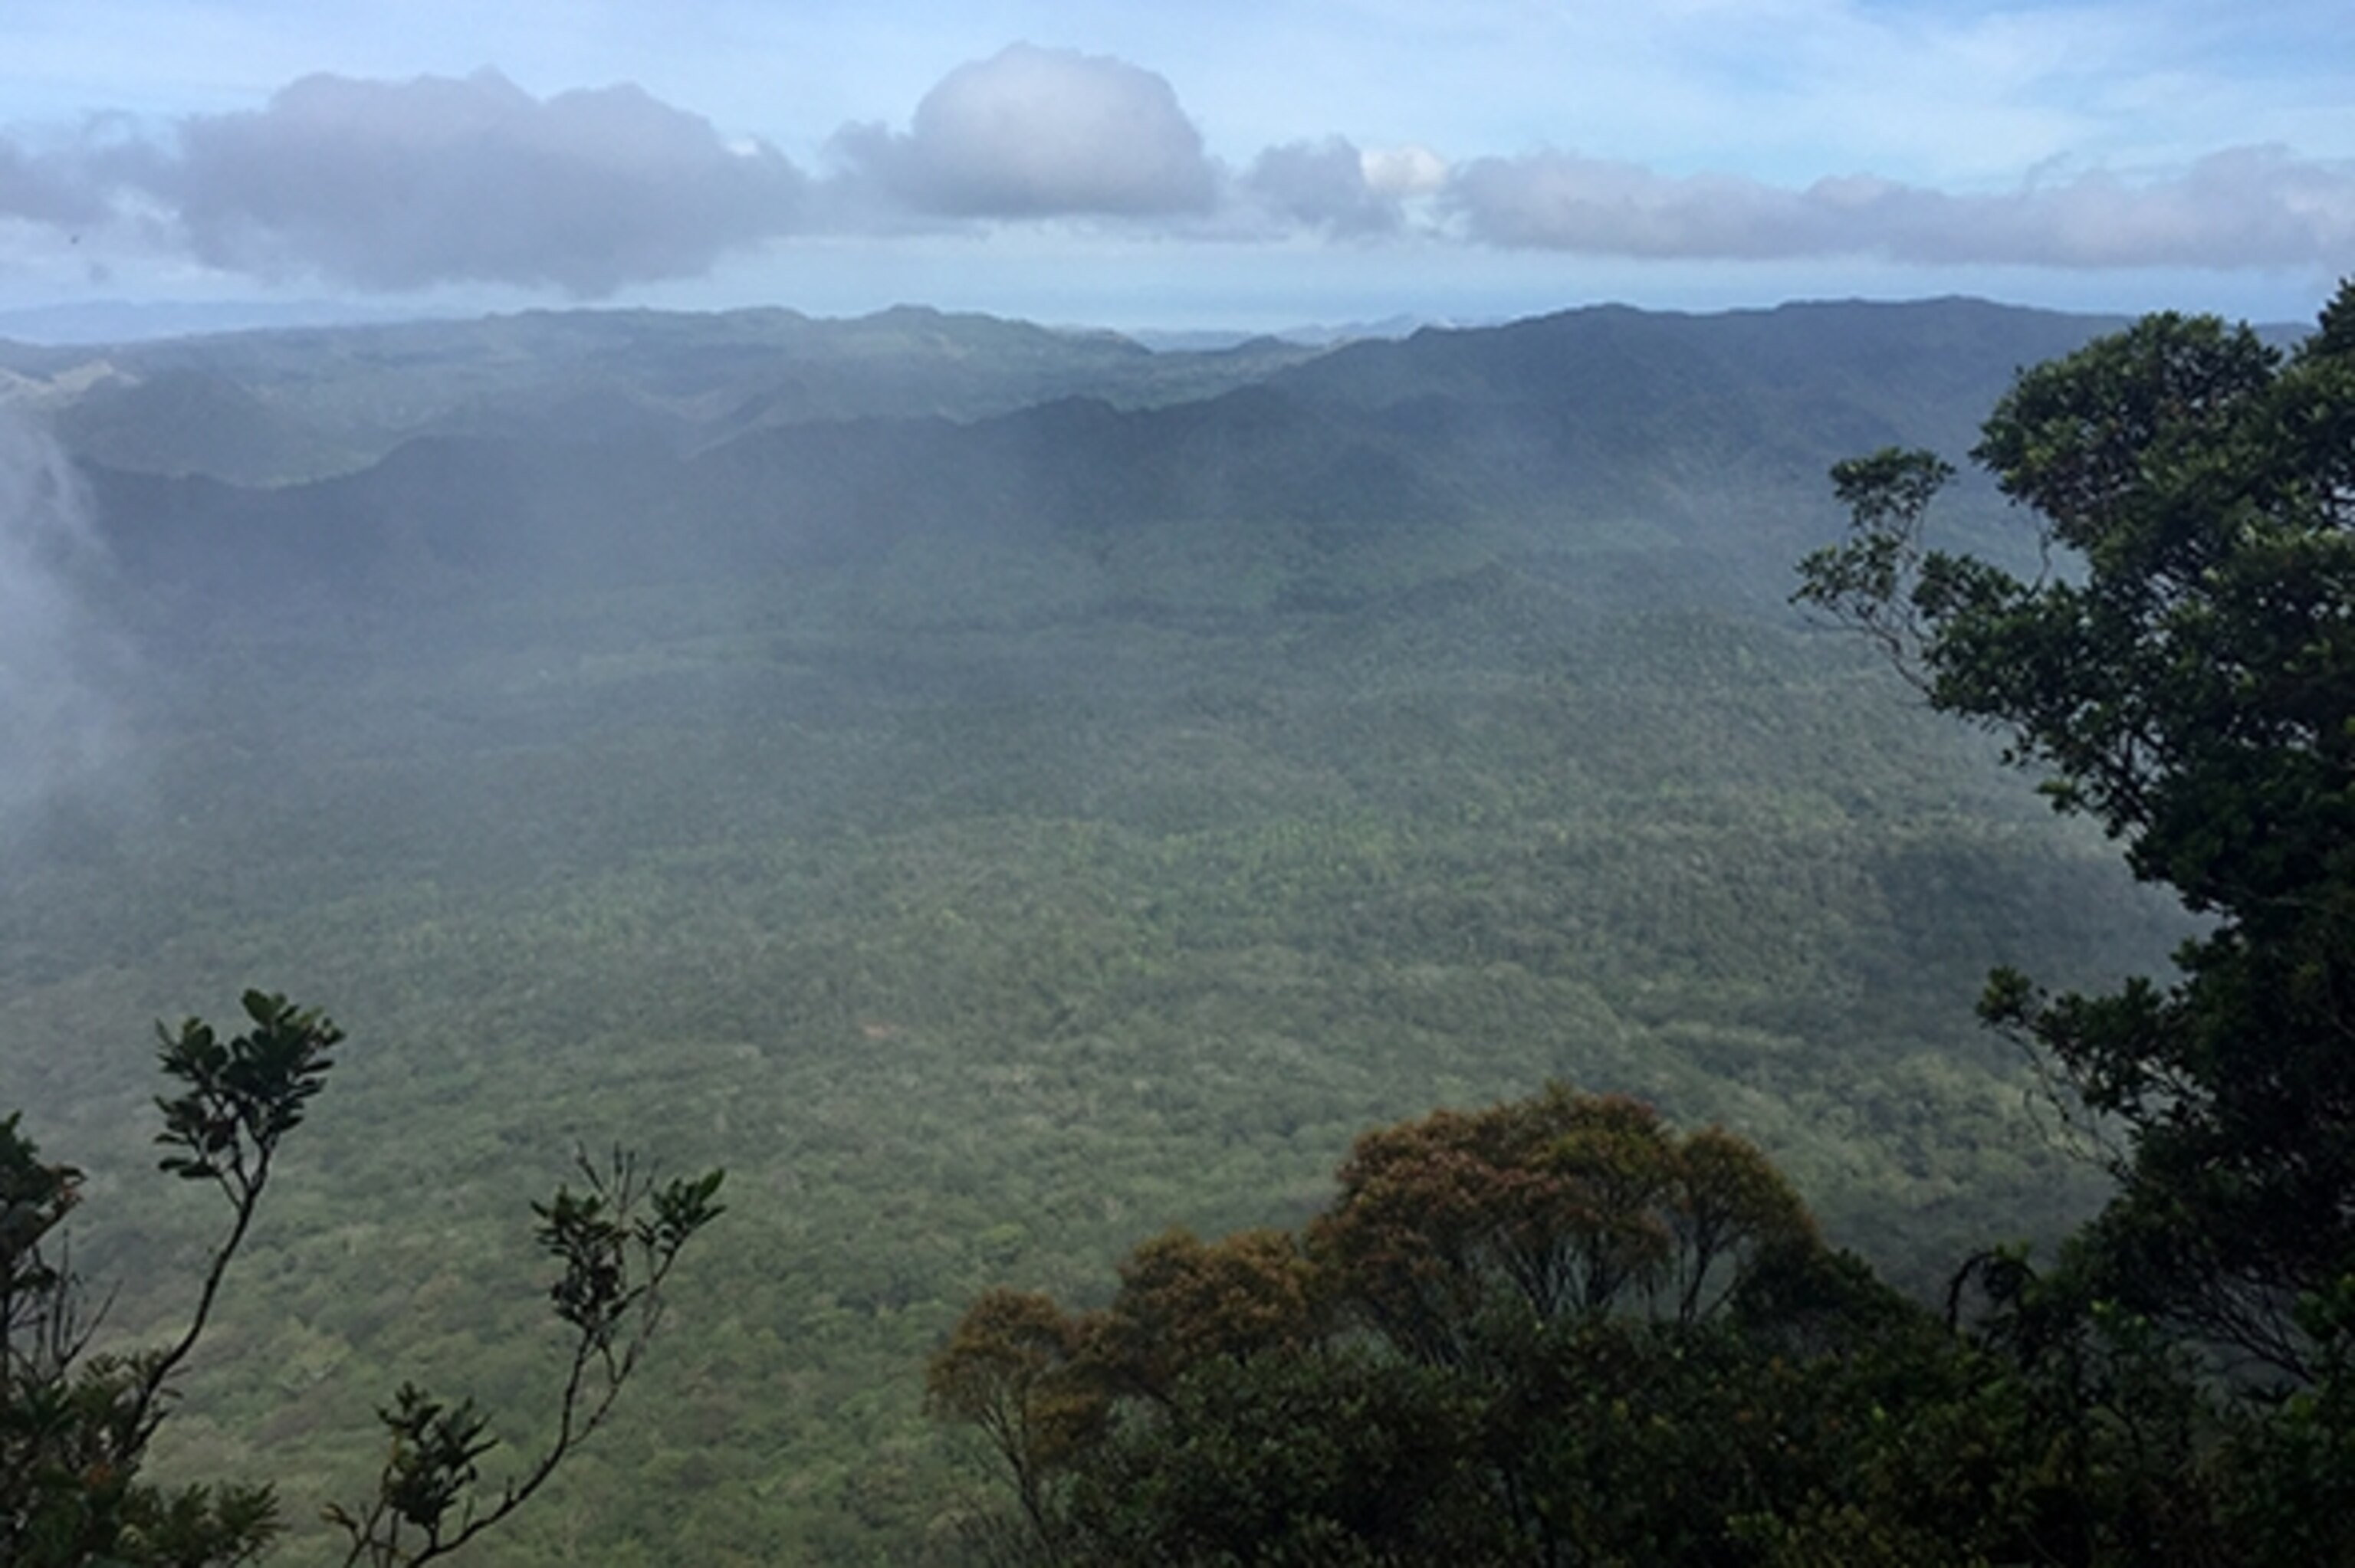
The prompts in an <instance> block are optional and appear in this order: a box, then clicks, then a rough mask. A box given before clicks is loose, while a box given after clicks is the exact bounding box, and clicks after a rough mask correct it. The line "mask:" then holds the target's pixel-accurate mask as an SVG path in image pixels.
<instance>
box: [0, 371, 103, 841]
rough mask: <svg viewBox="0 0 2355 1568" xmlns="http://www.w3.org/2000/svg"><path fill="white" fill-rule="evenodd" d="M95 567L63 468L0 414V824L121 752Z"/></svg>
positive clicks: (32, 432)
mask: <svg viewBox="0 0 2355 1568" xmlns="http://www.w3.org/2000/svg"><path fill="white" fill-rule="evenodd" d="M103 559H104V557H103V551H102V548H101V545H100V542H99V538H98V535H97V532H96V530H95V528H94V527H93V526H92V522H91V510H90V503H89V500H88V497H87V496H86V494H85V493H84V491H83V489H82V485H81V482H80V476H79V475H78V474H77V473H76V471H75V470H74V466H73V464H72V462H71V461H70V460H69V459H68V457H67V456H66V454H65V452H64V451H63V450H61V449H60V448H59V446H58V444H57V442H56V441H55V440H53V439H51V437H50V436H49V435H48V432H47V431H45V430H43V429H39V428H38V427H37V426H36V425H34V424H32V423H31V422H29V421H28V420H27V419H25V418H22V417H21V416H19V415H16V414H15V413H13V412H10V411H6V410H0V815H10V814H14V813H15V812H16V811H18V810H21V809H22V808H24V807H27V806H29V805H33V804H36V803H38V802H41V801H44V800H49V799H52V798H54V797H57V796H59V795H62V794H64V793H66V792H68V791H70V790H74V789H81V788H85V787H87V786H89V785H90V784H91V782H92V781H93V780H94V779H96V777H97V776H98V774H99V773H100V771H101V769H103V768H108V767H111V766H112V764H114V763H115V762H116V761H117V760H118V759H119V758H121V757H122V756H123V752H124V750H125V747H124V735H123V711H122V707H121V703H120V696H121V690H122V688H121V678H122V675H123V663H124V661H125V658H126V648H125V644H124V641H123V638H122V637H121V636H120V635H119V633H117V632H116V631H114V630H112V629H111V628H110V627H109V626H108V625H107V624H106V622H105V620H103V618H102V617H101V615H100V614H99V612H98V610H97V609H96V608H95V606H94V604H93V601H92V599H91V593H90V586H91V583H92V582H93V581H94V579H95V578H96V577H97V575H98V574H99V572H100V571H101V567H102V565H103Z"/></svg>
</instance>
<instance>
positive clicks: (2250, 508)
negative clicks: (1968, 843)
mask: <svg viewBox="0 0 2355 1568" xmlns="http://www.w3.org/2000/svg"><path fill="white" fill-rule="evenodd" d="M1984 436H1985V439H1984V440H1982V441H1981V442H1980V443H1979V445H1978V447H1977V449H1976V450H1975V451H1974V453H1973V455H1974V457H1975V458H1976V459H1977V461H1979V462H1981V463H1983V464H1985V465H1986V466H1987V468H1988V469H1989V470H1990V471H1992V472H1993V474H1994V475H1995V478H1996V480H1997V482H1998V484H1999V485H2000V486H2001V488H2002V490H2003V493H2005V494H2006V495H2008V496H2009V497H2010V498H2011V499H2012V500H2013V501H2014V502H2016V503H2019V504H2020V505H2022V506H2024V507H2026V508H2028V509H2030V510H2031V511H2032V512H2033V513H2034V514H2036V516H2037V518H2038V519H2039V524H2040V527H2041V535H2042V542H2043V544H2044V545H2045V546H2046V549H2047V552H2048V559H2050V560H2051V562H2052V565H2051V569H2049V570H2047V571H2046V572H2045V573H2044V574H2042V575H2041V576H2039V577H2035V578H2033V579H2023V578H2021V577H2018V576H2016V575H2014V574H2012V573H2009V572H2007V571H2004V570H2002V569H2000V568H1998V567H1995V566H1992V565H1989V564H1988V563H1987V562H1985V561H1982V560H1977V559H1974V558H1971V557H1968V556H1955V555H1952V554H1948V553H1945V552H1942V551H1938V550H1935V549H1933V548H1930V547H1929V546H1927V545H1926V543H1925V541H1924V537H1923V521H1924V517H1925V514H1926V511H1927V508H1928V505H1929V503H1930V501H1931V498H1932V496H1933V495H1934V493H1935V492H1936V491H1937V489H1938V488H1939V486H1940V485H1941V484H1942V483H1943V482H1945V479H1946V478H1947V477H1948V476H1949V474H1950V471H1949V470H1948V469H1947V468H1946V466H1945V464H1944V463H1943V462H1942V461H1939V460H1938V459H1936V458H1934V457H1932V456H1930V455H1929V454H1926V453H1919V452H1897V451H1890V452H1883V453H1880V454H1877V455H1876V456H1873V457H1870V458H1866V459H1860V460H1858V461H1854V462H1850V463H1845V464H1842V465H1841V466H1840V467H1839V468H1838V469H1837V470H1835V482H1836V483H1837V485H1838V489H1839V492H1840V493H1841V495H1842V497H1843V499H1844V500H1846V501H1847V502H1848V503H1849V505H1850V506H1851V508H1852V510H1853V513H1854V529H1853V532H1852V534H1851V535H1850V537H1849V540H1848V541H1847V542H1846V543H1845V544H1843V545H1841V546H1836V547H1834V548H1831V549H1828V550H1824V551H1821V552H1818V553H1817V555H1815V556H1810V557H1809V558H1808V560H1807V561H1806V563H1805V564H1804V566H1803V567H1802V573H1803V579H1804V581H1803V586H1802V587H1801V588H1800V590H1799V592H1798V595H1797V598H1798V599H1800V600H1801V601H1802V602H1805V603H1807V604H1811V605H1814V606H1816V607H1817V608H1820V609H1825V610H1828V612H1830V613H1831V614H1832V615H1833V616H1834V617H1835V618H1836V619H1838V620H1841V621H1843V622H1845V623H1847V624H1849V625H1851V626H1854V627H1856V628H1858V629H1859V630H1863V631H1865V632H1867V633H1868V634H1870V636H1872V637H1874V638H1875V639H1876V640H1878V641H1881V643H1882V644H1883V645H1884V646H1885V647H1887V648H1888V649H1889V650H1890V651H1891V652H1892V653H1893V654H1894V655H1896V656H1897V658H1898V659H1899V661H1900V662H1901V665H1902V668H1904V669H1905V670H1906V672H1907V673H1909V675H1910V676H1911V677H1912V678H1913V679H1914V680H1915V681H1916V682H1917V683H1919V684H1920V685H1921V686H1922V688H1923V690H1924V692H1925V693H1926V694H1927V695H1928V697H1929V700H1930V702H1931V703H1932V705H1934V706H1936V707H1938V708H1940V709H1942V710H1944V711H1946V712H1949V713H1953V714H1955V715H1961V716H1963V717H1965V718H1967V719H1970V720H1973V721H1975V722H1977V723H1979V724H1982V725H1984V726H1987V727H1989V728H1991V729H1993V730H1995V731H1996V732H1997V733H1998V734H2000V735H2001V736H2003V737H2004V738H2005V740H2006V741H2007V743H2008V747H2009V756H2010V758H2012V759H2013V760H2014V761H2016V762H2019V763H2021V764H2024V765H2026V766H2029V767H2030V768H2035V769H2037V770H2039V771H2041V773H2042V774H2043V776H2044V777H2043V781H2042V784H2041V789H2043V790H2044V792H2045V793H2046V794H2047V795H2049V796H2050V797H2051V800H2052V802H2053V804H2054V805H2055V807H2056V808H2058V809H2060V810H2067V811H2074V812H2082V813H2084V814H2087V815H2089V816H2091V817H2092V818H2093V819H2094V820H2095V821H2099V822H2100V823H2101V824H2102V825H2103V827H2104V828H2105V830H2106V831H2107V832H2109V833H2110V834H2111V835H2112V836H2113V837H2115V838H2117V839H2119V840H2120V841H2121V842H2123V843H2124V845H2125V848H2126V859H2127V863H2128V864H2129V865H2130V866H2131V867H2132V868H2133V870H2134V872H2135V874H2137V876H2139V877H2141V878H2143V879H2145V880H2147V881H2154V882H2159V883H2163V884H2166V885H2169V886H2170V887H2172V888H2174V889H2175V890H2176V892H2177V893H2178V894H2179V895H2180V897H2181V898H2182V900H2183V902H2184V904H2185V906H2187V907H2188V908H2190V909H2191V910H2192V911H2194V912H2196V913H2198V914H2200V915H2202V916H2207V917H2208V919H2209V920H2210V922H2211V925H2210V927H2209V928H2208V930H2207V933H2206V934H2205V935H2204V936H2202V937H2200V938H2198V939H2197V940H2194V941H2192V942H2190V943H2188V944H2186V945H2185V946H2184V948H2182V949H2181V951H2180V952H2179V955H2178V957H2177V968H2178V973H2177V975H2176V977H2175V979H2174V980H2172V982H2171V983H2166V984H2161V983H2158V982H2155V981H2151V980H2135V981H2132V982H2130V983H2128V984H2127V985H2126V986H2125V987H2124V988H2123V989H2122V990H2120V991H2117V992H2115V993H2114V994H2110V995H2105V996H2084V995H2062V996H2052V995H2050V994H2047V993H2046V992H2045V991H2042V990H2041V989H2039V988H2038V987H2037V986H2036V985H2035V984H2033V983H2032V982H2031V981H2030V980H2028V979H2027V978H2026V977H2024V976H2022V975H2020V974H2019V973H2017V972H2012V971H2002V972H1998V974H1997V975H1996V976H1995V977H1994V979H1993V980H1992V981H1991V982H1990V984H1989V987H1988V990H1987V996H1986V998H1985V1000H1984V1001H1983V1003H1982V1012H1983V1013H1984V1015H1985V1016H1986V1017H1987V1019H1989V1020H1990V1021H1991V1022H1995V1023H1997V1024H1998V1025H2000V1026H2002V1027H2004V1028H2006V1029H2008V1030H2010V1031H2013V1032H2015V1033H2018V1034H2019V1036H2021V1037H2022V1038H2023V1039H2025V1040H2026V1041H2028V1042H2030V1044H2032V1046H2033V1047H2034V1048H2035V1049H2036V1051H2037V1052H2038V1053H2039V1054H2041V1056H2042V1057H2043V1058H2044V1059H2046V1060H2048V1061H2050V1062H2051V1063H2054V1064H2056V1065H2058V1067H2059V1069H2060V1070H2061V1072H2062V1075H2064V1076H2065V1078H2066V1080H2067V1083H2068V1085H2069V1086H2070V1087H2071V1088H2072V1089H2073V1092H2074V1094H2075V1097H2077V1099H2078V1100H2079V1101H2080V1102H2081V1103H2082V1104H2083V1106H2084V1107H2086V1108H2087V1109H2088V1110H2090V1111H2091V1112H2092V1113H2094V1117H2095V1118H2100V1119H2101V1120H2103V1121H2105V1122H2106V1123H2108V1124H2110V1125H2115V1126H2119V1127H2122V1128H2124V1132H2125V1138H2124V1142H2123V1146H2122V1147H2121V1148H2120V1149H2119V1150H2118V1153H2117V1155H2116V1158H2115V1161H2114V1167H2115V1174H2116V1176H2117V1178H2118V1181H2119V1191H2118V1195H2117V1197H2116V1199H2115V1202H2113V1203H2112V1204H2111V1205H2110V1207H2109V1209H2108V1211H2107V1213H2105V1215H2104V1216H2103V1217H2102V1220H2101V1222H2100V1223H2099V1224H2098V1225H2097V1226H2096V1227H2094V1230H2093V1232H2092V1233H2090V1234H2089V1235H2088V1237H2087V1238H2086V1241H2087V1245H2086V1249H2085V1255H2086V1257H2087V1258H2088V1259H2089V1260H2090V1262H2091V1263H2092V1265H2093V1266H2094V1267H2095V1269H2096V1272H2097V1273H2098V1275H2099V1286H2098V1289H2099V1292H2100V1293H2101V1294H2104V1295H2105V1296H2107V1297H2109V1298H2112V1299H2115V1300H2117V1301H2120V1302H2122V1303H2126V1304H2128V1305H2131V1306H2134V1307H2137V1308H2144V1309H2147V1310H2150V1311H2154V1312H2158V1313H2162V1314H2164V1315H2165V1316H2167V1317H2169V1318H2170V1319H2175V1320H2177V1321H2179V1322H2181V1323H2183V1324H2185V1325H2187V1326H2189V1327H2190V1328H2191V1329H2193V1330H2196V1331H2197V1332H2199V1333H2200V1334H2201V1335H2203V1336H2206V1337H2208V1338H2209V1339H2211V1340H2214V1341H2216V1342H2219V1343H2222V1344H2224V1345H2229V1346H2232V1347H2234V1348H2236V1349H2237V1350H2239V1351H2243V1352H2245V1353H2247V1354H2248V1355H2250V1356H2253V1357H2254V1358H2257V1359H2258V1360H2259V1361H2262V1362H2264V1363H2265V1364H2267V1365H2270V1366H2272V1367H2274V1368H2276V1369H2279V1370H2280V1371H2282V1372H2286V1373H2289V1374H2291V1375H2293V1376H2298V1377H2305V1376H2308V1375H2310V1374H2312V1373H2313V1372H2316V1371H2317V1370H2318V1365H2319V1361H2318V1351H2317V1341H2316V1340H2315V1339H2314V1337H2313V1336H2312V1334H2310V1333H2309V1332H2307V1330H2306V1329H2305V1328H2304V1327H2303V1326H2302V1324H2301V1319H2300V1315H2299V1310H2298V1304H2299V1302H2300V1301H2301V1300H2302V1299H2312V1298H2317V1297H2318V1296H2320V1295H2324V1294H2327V1293H2328V1292H2330V1291H2331V1290H2333V1289H2334V1288H2335V1287H2336V1286H2337V1284H2338V1282H2339V1280H2341V1279H2342V1278H2344V1277H2347V1276H2348V1275H2349V1274H2350V1271H2355V283H2350V284H2348V285H2344V286H2342V287H2341V288H2340V290H2339V294H2338V296H2337V297H2336V298H2335V299H2334V300H2333V301H2332V302H2331V303H2330V305H2329V306H2328V309H2326V310H2325V311H2324V312H2323V313H2322V316H2321V322H2320V327H2319V330H2318V332H2317V333H2316V334H2314V335H2313V336H2311V337H2309V338H2308V339H2307V341H2306V342H2305V343H2303V344H2300V345H2299V346H2298V347H2297V348H2296V350H2295V351H2293V352H2292V353H2291V354H2289V355H2287V356H2286V357H2285V356H2283V355H2278V354H2276V353H2275V351H2274V350H2273V349H2271V348H2269V347H2268V346H2266V345H2265V344H2264V343H2262V342H2261V341H2259V339H2258V338H2257V337H2256V335H2255V334H2253V333H2252V332H2250V331H2249V330H2248V329H2247V328H2246V327H2238V328H2234V327H2228V326H2226V325H2224V324H2223V323H2221V322H2219V321H2216V320H2214V319H2212V318H2206V317H2193V318H2186V317H2181V316H2176V315H2156V316H2151V317H2148V318H2146V319H2145V320H2143V321H2141V322H2139V323H2137V324H2136V325H2135V326H2133V327H2132V328H2130V329H2129V330H2127V331H2126V332H2124V333H2120V334H2116V335H2115V336H2111V337H2107V338H2104V339H2101V340H2099V341H2097V342H2095V343H2094V344H2089V345H2088V346H2087V347H2085V348H2084V349H2083V350H2081V351H2079V352H2078V353H2076V354H2074V355H2070V356H2068V357H2067V358H2064V359H2062V360H2059V361H2056V362H2054V363H2052V364H2050V365H2046V366H2040V367H2038V368H2036V369H2033V370H2030V371H2028V372H2026V373H2024V374H2023V375H2022V376H2020V377H2019V381H2018V383H2017V385H2016V386H2015V387H2013V389H2012V391H2011V392H2010V394H2009V396H2007V397H2005V398H2004V399H2003V400H2002V402H2001V403H2000V404H1998V407H1997V408H1996V410H1995V412H1994V414H1993V416H1992V417H1991V418H1989V419H1988V420H1987V425H1986V428H1985V432H1984ZM2309 1316H2310V1315H2309Z"/></svg>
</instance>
